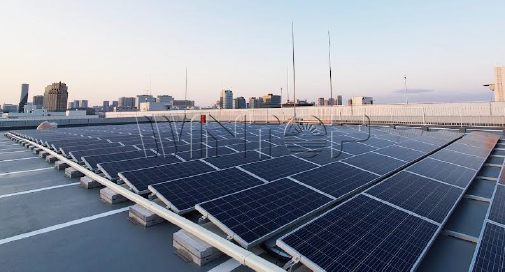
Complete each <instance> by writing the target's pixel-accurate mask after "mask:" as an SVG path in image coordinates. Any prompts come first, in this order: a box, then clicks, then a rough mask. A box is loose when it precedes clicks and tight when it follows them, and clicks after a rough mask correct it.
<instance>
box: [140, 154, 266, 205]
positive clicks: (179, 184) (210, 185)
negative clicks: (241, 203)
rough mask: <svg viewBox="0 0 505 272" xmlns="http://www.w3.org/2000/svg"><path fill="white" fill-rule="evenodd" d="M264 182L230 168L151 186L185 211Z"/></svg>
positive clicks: (158, 194)
mask: <svg viewBox="0 0 505 272" xmlns="http://www.w3.org/2000/svg"><path fill="white" fill-rule="evenodd" d="M185 164H186V163H185ZM261 184H264V183H263V181H261V180H259V179H257V178H255V177H253V176H251V175H249V174H247V173H245V172H243V171H241V170H239V169H237V168H230V169H226V170H220V171H214V172H211V173H206V174H202V175H197V176H192V177H187V178H182V179H178V180H173V181H170V182H164V183H159V184H154V185H149V190H150V191H151V192H153V193H154V194H155V195H156V196H157V197H158V198H159V199H160V200H162V201H163V202H164V203H165V204H166V205H167V206H169V207H170V209H172V210H173V211H174V212H176V213H179V214H184V213H187V212H190V211H193V210H194V209H195V205H196V204H199V203H202V202H205V201H209V200H212V199H215V198H218V197H221V196H225V195H228V194H231V193H235V192H238V191H241V190H244V189H247V188H251V187H254V186H257V185H261Z"/></svg>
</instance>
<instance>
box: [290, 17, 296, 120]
mask: <svg viewBox="0 0 505 272" xmlns="http://www.w3.org/2000/svg"><path fill="white" fill-rule="evenodd" d="M291 42H292V45H293V114H294V116H295V117H296V73H295V24H294V22H291Z"/></svg>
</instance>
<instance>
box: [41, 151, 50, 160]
mask: <svg viewBox="0 0 505 272" xmlns="http://www.w3.org/2000/svg"><path fill="white" fill-rule="evenodd" d="M47 155H49V152H47V151H41V152H39V157H41V158H43V159H45V158H46V157H47Z"/></svg>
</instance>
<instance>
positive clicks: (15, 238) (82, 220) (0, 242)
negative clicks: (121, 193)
mask: <svg viewBox="0 0 505 272" xmlns="http://www.w3.org/2000/svg"><path fill="white" fill-rule="evenodd" d="M128 209H129V207H125V208H121V209H116V210H112V211H108V212H104V213H100V214H95V215H92V216H88V217H84V218H80V219H77V220H73V221H70V222H66V223H62V224H58V225H54V226H51V227H47V228H43V229H39V230H34V231H30V232H27V233H23V234H19V235H14V236H12V237H9V238H5V239H2V240H0V245H3V244H7V243H10V242H14V241H18V240H22V239H25V238H29V237H32V236H36V235H39V234H44V233H48V232H52V231H55V230H59V229H63V228H66V227H70V226H74V225H78V224H82V223H85V222H89V221H92V220H95V219H100V218H103V217H107V216H111V215H114V214H117V213H121V212H125V211H127V210H128Z"/></svg>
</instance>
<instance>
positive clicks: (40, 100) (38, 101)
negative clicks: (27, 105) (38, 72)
mask: <svg viewBox="0 0 505 272" xmlns="http://www.w3.org/2000/svg"><path fill="white" fill-rule="evenodd" d="M32 104H33V105H35V106H37V109H42V107H43V106H44V96H43V95H34V96H33V100H32Z"/></svg>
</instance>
